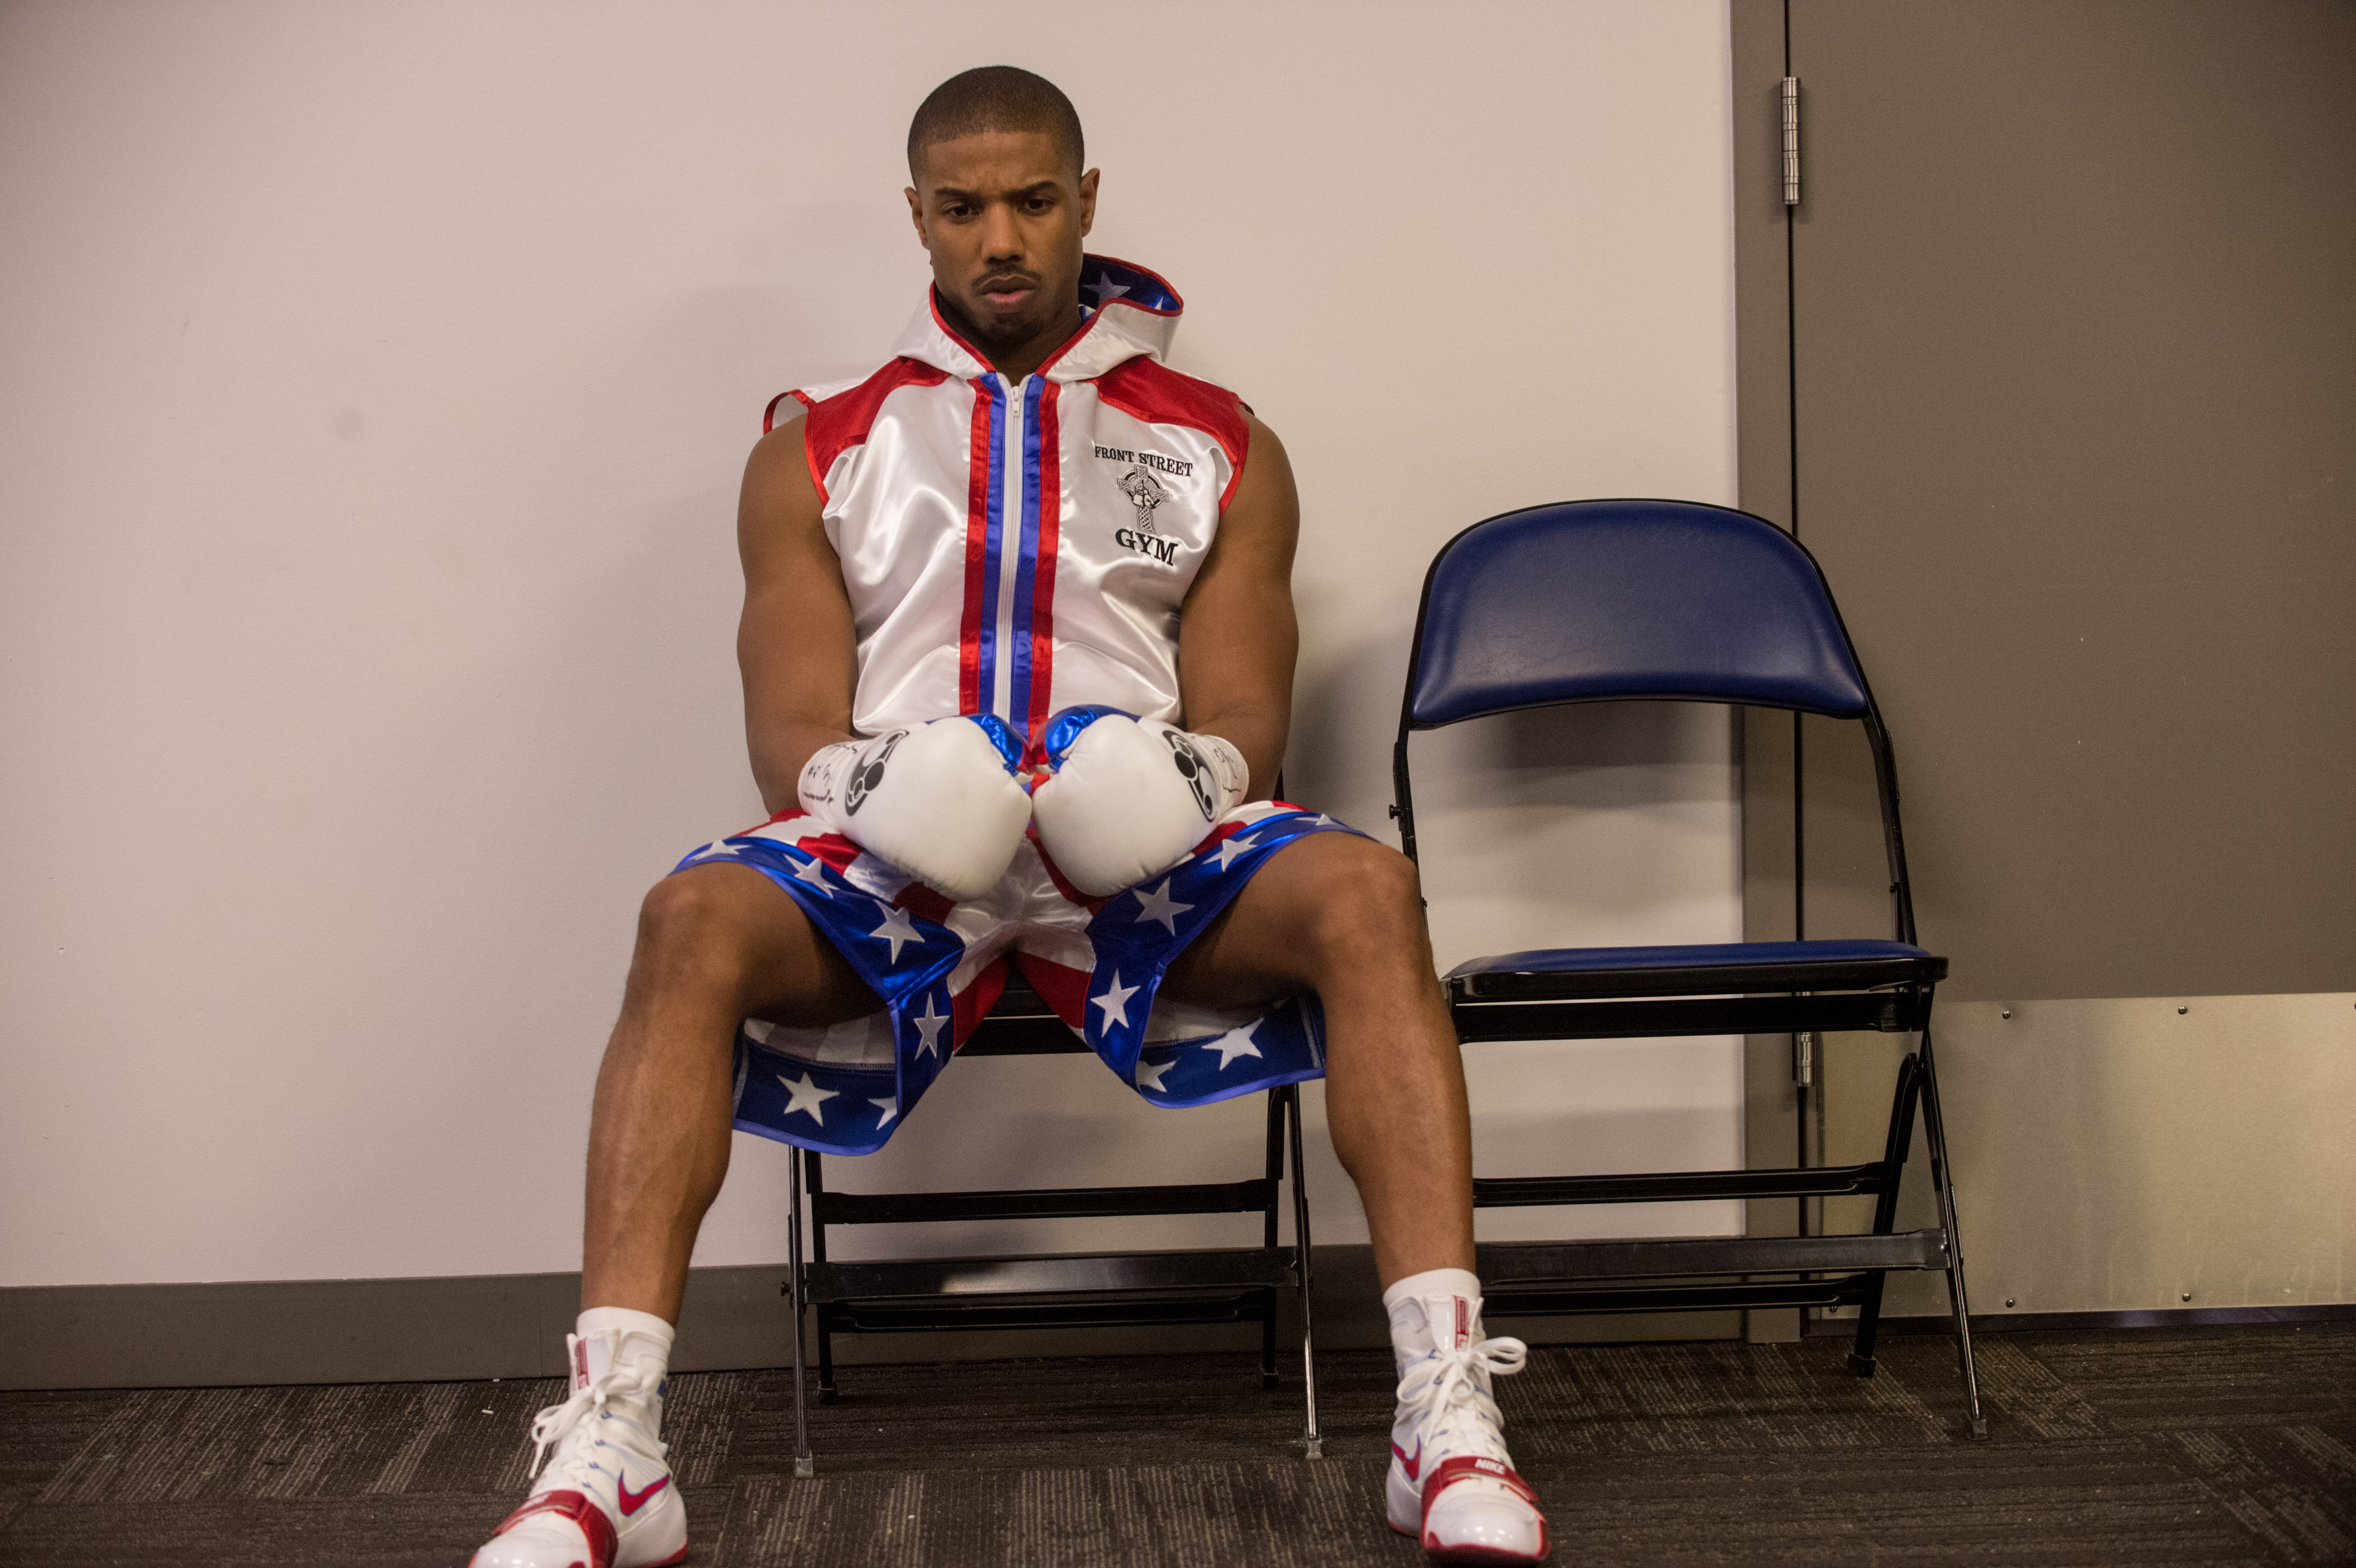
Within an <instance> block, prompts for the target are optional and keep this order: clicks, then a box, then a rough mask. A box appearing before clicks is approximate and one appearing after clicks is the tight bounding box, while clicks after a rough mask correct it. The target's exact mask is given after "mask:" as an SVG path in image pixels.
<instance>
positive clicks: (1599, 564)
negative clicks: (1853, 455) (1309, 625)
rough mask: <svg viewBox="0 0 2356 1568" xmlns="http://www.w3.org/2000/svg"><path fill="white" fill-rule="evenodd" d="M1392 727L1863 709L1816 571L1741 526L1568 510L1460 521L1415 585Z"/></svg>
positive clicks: (1734, 519) (1698, 512) (1763, 531)
mask: <svg viewBox="0 0 2356 1568" xmlns="http://www.w3.org/2000/svg"><path fill="white" fill-rule="evenodd" d="M1411 690H1412V693H1413V695H1412V697H1411V699H1410V700H1409V705H1408V725H1409V726H1410V727H1412V728H1415V729H1419V730H1425V729H1430V728H1432V727H1434V726H1437V725H1441V724H1453V723H1455V722H1456V721H1457V720H1462V719H1475V718H1479V717H1480V716H1482V715H1483V714H1487V713H1502V712H1505V711H1506V710H1507V709H1516V708H1535V707H1538V706H1542V705H1544V704H1547V703H1555V702H1588V701H1596V700H1599V699H1644V698H1653V699H1688V700H1700V701H1708V702H1731V703H1745V704H1750V705H1752V706H1757V707H1762V708H1794V709H1802V710H1804V711H1805V712H1810V713H1827V714H1831V715H1833V716H1835V717H1837V718H1844V719H1855V718H1862V717H1864V716H1865V715H1866V714H1867V713H1868V712H1869V710H1870V709H1871V707H1872V699H1871V698H1870V697H1869V696H1868V695H1867V692H1866V685H1865V677H1864V676H1863V675H1862V674H1860V673H1859V672H1858V667H1857V657H1856V655H1855V653H1854V652H1853V651H1852V650H1851V649H1850V647H1849V641H1848V634H1847V632H1846V631H1844V630H1843V629H1842V626H1841V620H1840V613H1839V612H1838V611H1837V610H1836V609H1834V608H1833V601H1832V595H1831V593H1830V592H1827V591H1826V587H1825V580H1824V574H1823V573H1822V572H1821V571H1817V569H1816V563H1815V560H1812V559H1811V558H1810V557H1809V555H1808V553H1807V552H1806V551H1805V550H1804V549H1801V548H1800V547H1799V545H1798V544H1797V543H1796V542H1794V540H1793V539H1792V538H1791V537H1790V536H1789V535H1787V534H1785V533H1783V531H1782V530H1781V529H1779V528H1776V527H1775V526H1774V525H1772V523H1767V522H1763V521H1762V520H1761V519H1759V518H1757V517H1751V515H1750V514H1749V513H1747V512H1737V511H1730V510H1729V509H1728V508H1726V507H1705V506H1702V505H1699V504H1698V503H1695V502H1690V501H1571V502H1567V503H1564V504H1562V505H1559V506H1552V507H1530V508H1529V509H1527V510H1526V511H1520V512H1508V513H1506V514H1505V516H1503V517H1492V518H1490V519H1489V520H1488V521H1487V522H1484V523H1475V524H1474V525H1473V526H1472V527H1471V528H1467V529H1465V530H1464V532H1462V533H1461V534H1459V535H1457V536H1456V538H1455V539H1451V540H1450V541H1449V543H1448V545H1447V547H1446V548H1445V549H1442V550H1441V551H1440V557H1439V559H1438V560H1434V561H1433V562H1432V564H1431V572H1430V577H1429V578H1427V579H1426V581H1425V585H1424V606H1423V613H1422V615H1421V616H1420V618H1419V624H1418V628H1417V652H1416V658H1415V669H1414V671H1413V674H1412V676H1411Z"/></svg>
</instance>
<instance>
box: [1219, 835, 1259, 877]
mask: <svg viewBox="0 0 2356 1568" xmlns="http://www.w3.org/2000/svg"><path fill="white" fill-rule="evenodd" d="M1257 848H1259V840H1258V839H1257V838H1254V837H1251V836H1250V835H1249V834H1248V833H1238V834H1237V835H1236V836H1235V837H1232V838H1229V839H1226V841H1224V842H1223V843H1221V844H1220V846H1219V869H1221V870H1222V871H1224V870H1226V869H1227V862H1228V861H1230V860H1232V859H1235V858H1236V857H1237V856H1238V855H1240V854H1242V853H1243V852H1244V851H1245V850H1247V849H1257Z"/></svg>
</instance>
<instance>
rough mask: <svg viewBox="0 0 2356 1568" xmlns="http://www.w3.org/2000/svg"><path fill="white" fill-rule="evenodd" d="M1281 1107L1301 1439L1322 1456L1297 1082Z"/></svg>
mask: <svg viewBox="0 0 2356 1568" xmlns="http://www.w3.org/2000/svg"><path fill="white" fill-rule="evenodd" d="M1284 1095H1285V1109H1286V1111H1287V1112H1288V1113H1289V1115H1290V1125H1291V1134H1292V1136H1291V1142H1292V1250H1293V1266H1294V1269H1295V1271H1296V1272H1297V1273H1298V1275H1299V1276H1300V1280H1301V1397H1302V1400H1303V1401H1304V1403H1305V1404H1306V1407H1307V1410H1308V1413H1309V1425H1308V1428H1307V1430H1306V1431H1305V1432H1304V1433H1303V1439H1304V1441H1305V1442H1306V1444H1307V1445H1308V1449H1309V1457H1310V1458H1312V1459H1323V1457H1324V1456H1325V1439H1324V1437H1323V1435H1320V1434H1319V1432H1318V1430H1317V1327H1316V1315H1315V1313H1314V1312H1313V1311H1312V1309H1311V1307H1310V1299H1309V1286H1310V1275H1311V1273H1312V1270H1311V1268H1310V1255H1311V1254H1310V1251H1309V1172H1308V1168H1307V1167H1306V1166H1305V1165H1304V1164H1303V1163H1302V1160H1301V1085H1299V1084H1298V1083H1290V1084H1287V1085H1286V1086H1285V1089H1284Z"/></svg>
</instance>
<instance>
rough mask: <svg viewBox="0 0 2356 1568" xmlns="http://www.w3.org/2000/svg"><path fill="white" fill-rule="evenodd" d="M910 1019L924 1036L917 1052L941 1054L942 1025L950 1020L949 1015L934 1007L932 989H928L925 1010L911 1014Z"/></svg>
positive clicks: (920, 1054)
mask: <svg viewBox="0 0 2356 1568" xmlns="http://www.w3.org/2000/svg"><path fill="white" fill-rule="evenodd" d="M908 1021H909V1022H910V1023H912V1024H915V1025H916V1032H917V1033H918V1034H919V1035H922V1036H923V1037H924V1043H923V1044H921V1045H919V1046H918V1047H917V1048H916V1054H918V1055H919V1056H937V1055H939V1054H940V1050H941V1039H940V1036H941V1026H942V1025H943V1024H945V1023H947V1022H948V1021H949V1015H948V1014H947V1013H944V1012H940V1011H938V1010H937V1009H936V1008H934V1007H933V994H932V993H931V992H930V991H926V993H925V1010H924V1011H923V1012H921V1013H911V1014H909V1015H908Z"/></svg>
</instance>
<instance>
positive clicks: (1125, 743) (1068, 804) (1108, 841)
mask: <svg viewBox="0 0 2356 1568" xmlns="http://www.w3.org/2000/svg"><path fill="white" fill-rule="evenodd" d="M1039 749H1040V751H1041V752H1043V753H1044V755H1045V759H1046V763H1047V766H1049V767H1050V768H1052V769H1054V770H1055V772H1054V773H1053V774H1052V775H1051V776H1049V777H1047V778H1045V779H1044V780H1042V781H1040V782H1039V784H1036V785H1035V786H1033V789H1032V791H1031V817H1032V820H1033V821H1034V822H1036V823H1037V824H1038V825H1039V842H1040V844H1041V845H1042V846H1043V847H1044V848H1045V849H1046V851H1047V855H1048V858H1049V859H1053V860H1054V861H1055V868H1056V869H1058V870H1060V871H1062V872H1063V873H1064V879H1065V880H1066V881H1068V882H1070V883H1071V884H1072V885H1073V886H1074V887H1076V888H1077V889H1079V890H1080V891H1082V892H1084V893H1086V894H1087V895H1088V896H1089V897H1090V898H1109V897H1111V896H1112V895H1113V894H1114V893H1117V892H1119V891H1121V890H1122V889H1123V888H1132V887H1135V886H1136V885H1137V884H1138V883H1140V882H1141V881H1143V880H1146V879H1147V878H1148V877H1155V876H1159V875H1161V874H1162V872H1164V871H1166V870H1168V869H1170V868H1171V867H1173V866H1174V865H1176V864H1177V863H1178V862H1179V861H1181V860H1183V859H1185V858H1186V852H1187V851H1188V850H1190V849H1192V848H1194V846H1195V845H1197V844H1199V843H1201V842H1202V841H1203V837H1204V836H1205V834H1207V833H1209V832H1210V831H1211V827H1212V825H1213V824H1214V823H1215V822H1217V821H1218V820H1219V818H1221V817H1222V816H1226V814H1227V813H1228V812H1229V811H1231V810H1233V809H1234V808H1235V807H1236V806H1237V805H1239V804H1241V802H1242V801H1243V798H1244V792H1245V790H1246V789H1247V788H1248V786H1249V784H1250V783H1251V769H1250V768H1249V767H1248V765H1247V764H1246V763H1245V762H1244V755H1243V753H1242V752H1238V751H1237V750H1236V749H1235V747H1233V746H1231V745H1229V744H1228V743H1227V742H1226V741H1222V740H1221V739H1219V738H1218V737H1217V736H1216V735H1194V734H1189V733H1188V732H1187V731H1183V730H1181V729H1179V728H1178V727H1177V726H1176V725H1174V724H1164V723H1162V721H1161V720H1156V719H1140V718H1138V717H1136V716H1135V715H1134V714H1129V713H1123V712H1122V711H1120V709H1117V708H1098V707H1087V708H1066V709H1064V710H1063V711H1062V712H1060V713H1058V714H1056V715H1055V717H1054V718H1053V719H1050V720H1047V727H1046V729H1045V730H1044V731H1042V732H1041V734H1040V737H1039Z"/></svg>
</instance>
